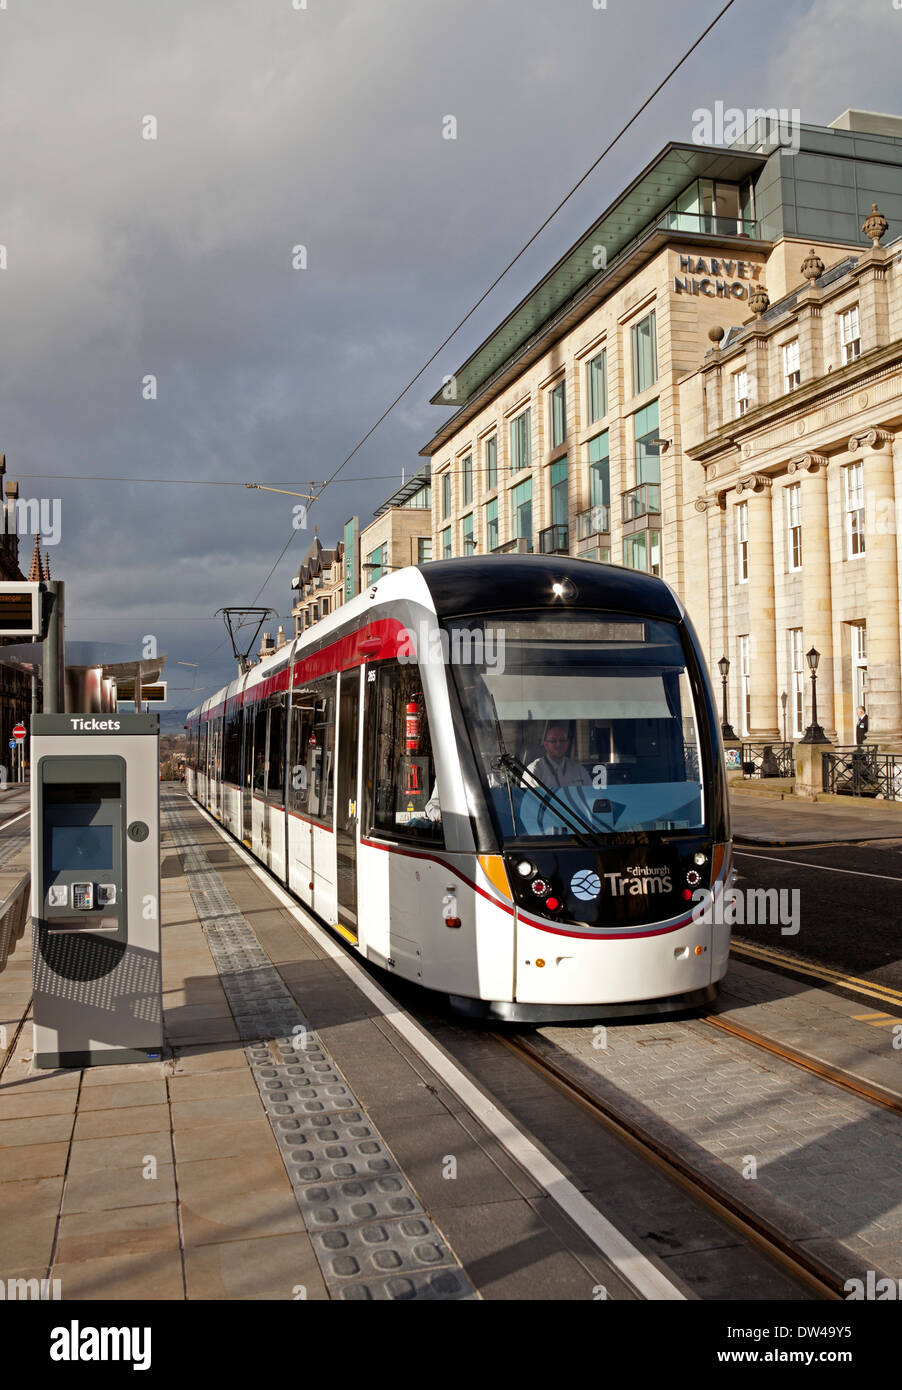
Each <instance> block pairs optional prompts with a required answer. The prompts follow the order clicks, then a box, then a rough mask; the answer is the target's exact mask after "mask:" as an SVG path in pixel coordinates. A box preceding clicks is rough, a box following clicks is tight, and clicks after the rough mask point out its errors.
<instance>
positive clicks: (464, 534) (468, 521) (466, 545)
mask: <svg viewBox="0 0 902 1390" xmlns="http://www.w3.org/2000/svg"><path fill="white" fill-rule="evenodd" d="M460 539H461V554H462V555H472V554H473V553H474V551H475V550H476V540H475V537H474V535H473V513H472V512H468V513H467V515H466V516H465V517H464V519H463V521H462V522H461V523H460Z"/></svg>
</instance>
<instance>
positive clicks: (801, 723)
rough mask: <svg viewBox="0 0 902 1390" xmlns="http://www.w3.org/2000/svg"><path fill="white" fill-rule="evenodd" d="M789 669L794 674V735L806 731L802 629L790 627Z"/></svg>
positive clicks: (800, 735) (796, 736)
mask: <svg viewBox="0 0 902 1390" xmlns="http://www.w3.org/2000/svg"><path fill="white" fill-rule="evenodd" d="M789 669H790V672H791V674H792V736H793V738H801V737H802V734H803V733H804V731H805V658H804V656H803V655H802V629H801V628H800V627H791V628H790V629H789Z"/></svg>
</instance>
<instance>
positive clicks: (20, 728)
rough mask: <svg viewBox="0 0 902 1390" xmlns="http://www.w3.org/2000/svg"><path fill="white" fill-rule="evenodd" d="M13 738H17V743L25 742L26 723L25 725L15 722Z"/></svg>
mask: <svg viewBox="0 0 902 1390" xmlns="http://www.w3.org/2000/svg"><path fill="white" fill-rule="evenodd" d="M13 738H14V739H15V741H16V743H23V742H24V740H25V725H24V724H14V725H13Z"/></svg>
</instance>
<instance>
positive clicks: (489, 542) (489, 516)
mask: <svg viewBox="0 0 902 1390" xmlns="http://www.w3.org/2000/svg"><path fill="white" fill-rule="evenodd" d="M485 548H486V550H497V549H498V498H497V497H493V498H492V500H491V502H487V503H486V508H485Z"/></svg>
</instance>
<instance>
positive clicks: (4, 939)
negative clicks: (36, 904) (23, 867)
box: [0, 873, 31, 972]
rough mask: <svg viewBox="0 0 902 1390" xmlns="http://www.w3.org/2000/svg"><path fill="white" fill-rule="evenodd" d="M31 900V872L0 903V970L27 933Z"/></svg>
mask: <svg viewBox="0 0 902 1390" xmlns="http://www.w3.org/2000/svg"><path fill="white" fill-rule="evenodd" d="M30 902H31V874H30V873H27V874H23V875H22V877H21V878H20V879H19V881H18V883H17V884H16V886H15V887H14V888H13V890H12V891H11V892H10V893H7V895H6V897H5V898H4V900H3V902H2V903H0V972H2V971H3V970H5V969H6V962H7V961H8V960H9V958H10V956H11V955H12V953H13V952H14V951H15V949H16V945H17V943H18V942H19V941H21V940H22V937H23V936H24V935H25V926H26V923H27V921H28V908H29V905H30Z"/></svg>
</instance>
